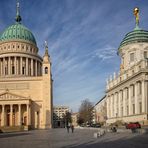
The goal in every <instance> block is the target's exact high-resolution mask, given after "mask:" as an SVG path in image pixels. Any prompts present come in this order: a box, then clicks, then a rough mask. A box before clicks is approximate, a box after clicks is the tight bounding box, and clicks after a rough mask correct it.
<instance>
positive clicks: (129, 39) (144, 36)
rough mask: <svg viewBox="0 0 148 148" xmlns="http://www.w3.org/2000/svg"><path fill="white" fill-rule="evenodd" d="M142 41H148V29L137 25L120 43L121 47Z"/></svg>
mask: <svg viewBox="0 0 148 148" xmlns="http://www.w3.org/2000/svg"><path fill="white" fill-rule="evenodd" d="M140 42H147V43H148V31H146V30H143V29H140V28H139V27H136V28H135V29H134V30H133V31H131V32H129V33H127V34H126V36H125V37H124V39H123V41H122V42H121V43H120V46H119V49H120V48H121V47H123V46H125V45H128V44H132V43H140Z"/></svg>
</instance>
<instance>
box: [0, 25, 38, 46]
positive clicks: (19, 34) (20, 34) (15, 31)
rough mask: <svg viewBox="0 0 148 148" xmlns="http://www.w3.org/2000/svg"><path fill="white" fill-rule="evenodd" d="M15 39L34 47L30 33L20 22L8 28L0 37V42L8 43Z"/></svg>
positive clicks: (34, 41)
mask: <svg viewBox="0 0 148 148" xmlns="http://www.w3.org/2000/svg"><path fill="white" fill-rule="evenodd" d="M15 39H21V40H26V41H30V42H32V43H34V44H35V45H36V40H35V37H34V35H33V34H32V32H31V31H30V30H29V29H28V28H26V27H25V26H23V25H22V24H21V23H20V22H16V23H15V24H13V25H11V26H9V27H8V28H6V29H5V30H4V32H2V33H1V35H0V41H10V40H15Z"/></svg>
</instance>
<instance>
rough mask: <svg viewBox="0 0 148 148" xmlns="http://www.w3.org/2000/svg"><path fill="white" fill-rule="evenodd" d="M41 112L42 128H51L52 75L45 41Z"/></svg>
mask: <svg viewBox="0 0 148 148" xmlns="http://www.w3.org/2000/svg"><path fill="white" fill-rule="evenodd" d="M42 86H43V102H44V103H43V104H44V107H43V112H44V117H43V118H44V120H43V121H45V123H43V126H44V128H51V127H52V75H51V61H50V57H49V54H48V45H47V42H46V41H45V54H44V56H43V85H42Z"/></svg>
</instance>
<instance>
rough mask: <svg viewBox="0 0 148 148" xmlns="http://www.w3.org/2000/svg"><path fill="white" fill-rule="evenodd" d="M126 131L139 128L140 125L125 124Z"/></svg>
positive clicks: (136, 123) (133, 123) (137, 123)
mask: <svg viewBox="0 0 148 148" xmlns="http://www.w3.org/2000/svg"><path fill="white" fill-rule="evenodd" d="M126 128H127V129H135V128H141V125H140V123H139V122H130V123H128V124H126Z"/></svg>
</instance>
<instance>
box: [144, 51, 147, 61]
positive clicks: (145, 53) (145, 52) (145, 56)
mask: <svg viewBox="0 0 148 148" xmlns="http://www.w3.org/2000/svg"><path fill="white" fill-rule="evenodd" d="M144 58H145V59H146V58H147V51H144Z"/></svg>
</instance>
